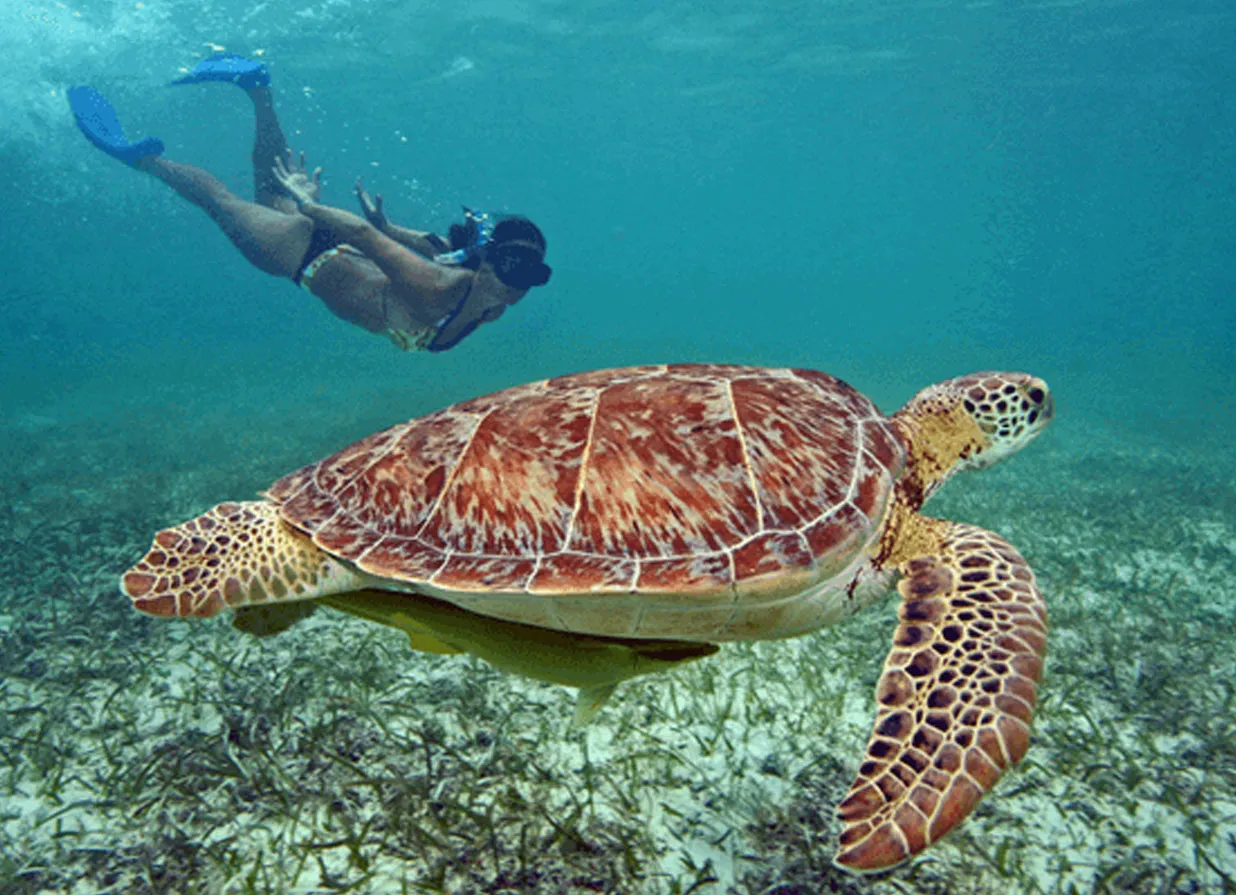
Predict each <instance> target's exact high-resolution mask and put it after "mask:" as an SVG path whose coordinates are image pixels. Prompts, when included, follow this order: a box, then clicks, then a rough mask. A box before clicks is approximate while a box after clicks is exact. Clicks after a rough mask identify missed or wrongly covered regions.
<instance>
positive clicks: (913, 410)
mask: <svg viewBox="0 0 1236 895" xmlns="http://www.w3.org/2000/svg"><path fill="white" fill-rule="evenodd" d="M1053 413H1054V409H1053V406H1052V397H1051V390H1050V389H1048V387H1047V383H1046V382H1044V381H1043V380H1042V379H1039V378H1038V377H1036V376H1031V375H1029V374H1028V373H972V374H970V375H969V376H958V377H957V378H956V379H947V380H945V381H944V382H939V383H937V384H935V385H933V386H930V387H928V388H925V389H923V390H922V391H921V392H919V393H918V394H917V395H915V396H914V397H913V398H911V399H910V400H909V401H908V402H907V403H906V405H905V407H902V408H901V410H899V411H897V413H896V414H894V416H893V422H894V424H895V425H896V426H897V429H898V431H899V432H900V433H901V436H902V438H903V439H904V440H905V442H906V447H907V450H908V452H909V455H910V462H909V467H908V469H907V471H906V472H907V476H906V479H905V480H904V486H905V488H906V490H907V497H909V499H910V500H911V502H912V503H913V504H914V505H915V507H916V508H917V507H918V506H921V505H922V501H924V500H926V499H927V498H928V497H930V496H931V494H932V493H933V492H935V490H936V489H937V488H939V487H940V485H942V484H944V482H946V481H947V480H948V478H949V477H950V476H951V475H952V474H953V473H955V472H958V471H960V470H963V469H983V468H985V467H988V466H991V465H993V464H995V463H998V462H1000V461H1001V460H1003V459H1004V458H1005V457H1008V456H1010V455H1012V454H1015V453H1017V452H1018V451H1020V450H1021V449H1022V448H1023V447H1025V446H1026V445H1027V444H1029V443H1030V442H1031V441H1033V440H1034V439H1035V438H1036V437H1037V436H1038V434H1039V433H1040V432H1042V431H1043V428H1044V427H1045V426H1046V425H1047V423H1048V422H1049V421H1050V420H1051V418H1052V416H1053Z"/></svg>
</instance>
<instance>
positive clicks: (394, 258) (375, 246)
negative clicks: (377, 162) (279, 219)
mask: <svg viewBox="0 0 1236 895" xmlns="http://www.w3.org/2000/svg"><path fill="white" fill-rule="evenodd" d="M275 178H276V179H277V180H278V181H279V183H280V184H282V186H283V188H284V189H285V190H287V191H288V194H289V195H290V196H291V197H292V198H293V199H295V200H296V207H297V209H298V210H299V211H300V213H301V214H303V215H305V216H306V217H308V218H311V219H312V220H313V221H314V223H316V224H318V225H319V226H321V227H322V228H323V229H326V230H330V231H331V232H332V233H334V234H335V237H336V238H337V239H338V240H340V241H341V242H346V243H347V244H348V245H350V246H352V247H353V248H355V249H357V250H358V251H360V252H361V253H362V254H363V255H364V256H365V257H366V258H368V259H369V260H370V261H372V262H373V263H374V264H376V265H377V266H378V268H379V269H380V270H381V271H382V273H384V274H385V275H386V276H387V278H388V279H389V280H390V281H391V286H392V289H393V291H394V293H395V294H396V295H397V296H398V297H399V298H400V299H401V300H402V301H405V302H408V303H409V304H412V305H414V306H415V307H416V309H417V310H418V311H420V312H421V314H418V316H424V317H425V318H426V319H437V318H440V317H443V316H445V315H447V314H449V313H451V312H452V311H454V310H455V308H456V307H457V306H458V304H459V302H460V300H461V299H462V298H463V296H464V295H465V294H466V292H467V288H468V284H467V277H464V276H461V275H460V271H457V270H453V269H451V268H446V267H442V266H441V265H438V264H435V263H433V262H432V261H430V260H429V259H428V258H426V257H424V256H423V255H420V254H419V253H417V252H414V251H413V250H411V249H409V248H406V247H404V246H402V245H400V244H399V243H398V242H396V241H395V240H394V239H392V238H391V237H389V236H387V235H386V234H385V233H382V232H381V231H380V230H378V228H376V227H374V226H373V225H372V224H370V223H369V222H368V221H366V220H365V219H364V218H362V217H360V216H358V215H355V214H352V212H350V211H344V210H343V209H341V208H332V207H331V206H329V205H319V204H318V203H317V202H315V201H314V200H313V196H312V194H311V193H310V192H309V190H308V189H307V188H306V187H305V186H304V185H303V184H302V183H300V182H299V181H298V180H297V179H296V178H295V177H294V176H293V172H291V171H289V170H288V168H287V166H286V165H284V164H283V162H282V160H281V159H276V160H275Z"/></svg>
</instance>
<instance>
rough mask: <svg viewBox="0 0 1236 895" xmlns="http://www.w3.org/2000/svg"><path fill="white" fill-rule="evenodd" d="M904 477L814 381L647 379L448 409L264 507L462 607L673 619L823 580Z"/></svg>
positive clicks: (884, 430)
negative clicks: (562, 605)
mask: <svg viewBox="0 0 1236 895" xmlns="http://www.w3.org/2000/svg"><path fill="white" fill-rule="evenodd" d="M904 463H905V450H904V448H903V446H902V444H901V442H900V441H899V440H898V437H897V435H896V434H895V433H894V431H893V429H892V427H891V425H890V424H889V422H888V421H887V420H886V419H885V417H884V416H883V415H881V414H880V412H879V411H878V410H877V409H876V407H875V406H874V405H873V404H872V403H871V402H870V401H869V400H868V399H867V398H865V397H864V396H863V395H861V394H859V393H858V392H857V391H856V390H854V389H853V388H851V387H850V386H849V385H847V384H845V383H844V382H842V381H840V380H838V379H835V378H833V377H831V376H828V375H825V374H823V373H817V372H813V371H807V370H788V369H783V370H769V369H764V368H752V367H740V366H724V365H695V364H681V365H661V366H647V367H630V368H624V369H617V370H605V371H599V372H595V373H583V374H577V375H572V376H563V377H560V378H556V379H549V380H545V381H542V382H538V383H532V384H529V385H524V386H519V387H516V388H512V389H508V390H506V391H502V392H497V393H495V394H492V395H487V396H485V397H482V398H477V399H475V400H471V401H466V402H463V403H460V404H456V405H454V406H451V407H448V408H446V409H444V410H441V411H438V412H436V413H432V414H430V415H428V416H425V417H421V418H419V419H416V420H413V421H411V422H408V423H405V424H403V425H399V426H395V427H393V428H391V429H387V430H386V431H384V432H380V433H378V434H376V435H373V436H371V437H369V438H366V439H364V440H363V441H360V442H357V443H356V444H354V445H352V446H350V447H348V448H345V449H344V450H342V451H340V452H339V453H337V454H335V455H334V456H331V457H327V458H326V459H324V460H322V461H320V462H318V463H315V464H313V465H311V466H307V467H304V468H303V469H300V470H298V471H296V472H294V473H292V474H291V475H288V476H286V477H284V478H283V479H280V480H279V481H278V482H276V483H275V484H274V485H273V486H272V487H271V488H270V490H269V492H268V495H267V496H268V497H270V498H271V499H272V500H274V501H275V502H276V503H278V504H279V505H280V509H281V513H282V516H283V518H284V519H285V520H286V521H287V522H289V523H290V524H291V525H293V526H294V527H295V528H297V529H300V530H301V531H303V532H305V533H306V534H308V535H309V536H311V537H312V539H313V541H314V543H315V544H317V545H318V546H319V547H321V548H322V549H324V550H326V551H327V552H329V553H331V554H333V555H335V556H337V557H339V558H341V559H344V560H347V561H349V562H351V563H353V564H354V565H355V566H356V567H358V568H359V569H361V570H363V571H365V572H368V573H370V574H372V575H376V576H380V577H383V578H387V579H392V580H395V581H402V582H406V583H408V584H410V585H415V586H418V589H420V588H424V589H428V590H432V591H438V592H444V593H446V594H448V595H449V596H450V598H451V599H452V600H453V601H455V602H459V603H461V605H477V602H476V600H478V599H480V598H482V597H485V596H486V595H494V596H496V595H500V594H501V595H508V597H509V595H516V596H521V595H522V596H525V597H527V596H539V597H542V598H549V600H548V601H547V600H545V599H542V600H539V601H528V604H529V606H532V605H535V604H537V603H542V604H543V603H546V602H551V603H552V602H553V601H554V600H561V599H564V598H579V597H581V596H586V595H595V594H622V593H626V594H631V595H637V598H638V600H639V601H640V602H641V603H642V604H644V606H645V608H646V607H647V606H649V605H654V604H655V605H659V606H661V607H662V608H663V609H665V610H668V611H673V610H674V609H675V607H686V606H691V607H692V608H697V607H698V605H699V604H700V601H703V602H705V603H707V602H708V601H710V600H711V601H713V602H717V603H721V604H734V603H735V602H742V601H744V600H748V601H754V602H757V603H759V602H776V601H785V600H786V599H788V598H789V597H791V596H792V595H794V594H798V593H801V592H802V591H804V590H805V589H807V588H809V587H811V586H812V585H814V584H817V583H819V582H821V581H826V580H827V579H829V578H830V577H833V576H836V575H837V574H838V573H839V572H841V571H843V570H844V569H846V568H847V567H848V566H849V565H850V564H851V563H852V561H853V560H854V559H855V558H856V557H858V555H859V554H860V553H861V552H862V551H863V550H864V549H865V548H866V547H867V546H868V545H869V544H870V543H871V542H872V540H873V539H874V538H875V537H876V536H878V533H879V530H880V527H881V524H882V521H883V514H884V512H885V510H886V508H887V505H888V499H889V495H890V493H891V489H892V485H893V482H894V481H895V480H896V478H897V476H898V475H899V474H900V472H901V469H902V466H903V465H904ZM650 595H661V597H662V599H661V600H660V601H659V602H657V601H653V603H652V604H650V603H648V597H649V596H650ZM601 608H602V607H601V606H599V605H595V606H593V607H592V609H591V611H592V612H596V611H598V610H600V609H601ZM731 612H732V610H731ZM500 614H502V615H505V616H508V617H519V618H521V620H526V621H530V622H532V623H538V622H541V623H551V624H554V625H555V626H556V625H557V624H560V623H561V620H560V619H554V618H539V617H537V615H536V611H535V610H531V609H530V610H528V612H521V611H515V610H513V611H509V612H501V613H500ZM757 624H764V622H758V623H757ZM706 626H711V627H712V628H716V623H715V622H707V623H706ZM602 627H603V628H604V626H602ZM622 627H623V626H622V625H619V626H618V628H617V629H616V630H615V632H617V630H620V629H621V628H622ZM627 627H629V625H628V626H627ZM671 627H673V626H671ZM658 630H659V632H660V635H661V636H667V635H666V632H665V630H664V626H663V625H660V626H658ZM633 633H636V632H633ZM701 633H702V632H701ZM747 633H748V634H750V633H754V632H750V631H749V632H747Z"/></svg>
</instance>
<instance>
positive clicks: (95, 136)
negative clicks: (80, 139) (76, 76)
mask: <svg viewBox="0 0 1236 895" xmlns="http://www.w3.org/2000/svg"><path fill="white" fill-rule="evenodd" d="M68 96H69V108H70V109H72V110H73V118H74V119H75V120H76V121H77V126H78V127H79V128H80V129H81V132H82V133H83V134H85V135H86V139H87V140H89V141H90V142H91V143H93V144H94V145H95V146H97V147H98V148H99V149H102V150H103V151H104V152H106V153H107V154H108V155H110V156H111V157H112V158H114V159H119V160H120V161H122V162H124V163H125V164H126V165H132V164H134V163H136V162H137V161H138V160H140V159H144V158H147V157H149V156H152V155H162V154H163V141H162V140H160V139H158V138H156V137H147V138H146V139H144V140H140V141H139V142H137V143H130V142H129V141H128V140H127V139H126V138H125V135H124V128H122V127H121V126H120V119H118V118H117V117H116V110H115V109H113V108H112V104H111V103H109V102H108V101H107V99H106V98H105V97H104V96H103V94H101V93H99V91H97V90H95V89H94V88H93V87H70V88H69V90H68Z"/></svg>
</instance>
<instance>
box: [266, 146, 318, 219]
mask: <svg viewBox="0 0 1236 895" xmlns="http://www.w3.org/2000/svg"><path fill="white" fill-rule="evenodd" d="M292 163H293V158H292V150H290V149H289V150H288V160H287V161H286V162H285V161H284V160H283V159H281V158H278V157H276V158H275V167H274V174H275V180H277V181H278V182H279V185H280V186H282V187H283V189H284V190H285V191H286V192H287V194H288V195H289V196H291V197H292V198H293V199H295V200H296V207H297V208H301V207H303V206H304V205H307V204H311V203H316V202H317V201H318V196H319V195H320V194H321V192H322V169H321V168H314V169H313V175H312V176H310V174H309V172H308V169H306V168H305V154H304V153H303V152H302V153H301V154H300V161H299V164H298V165H297V166H296V167H292Z"/></svg>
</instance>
